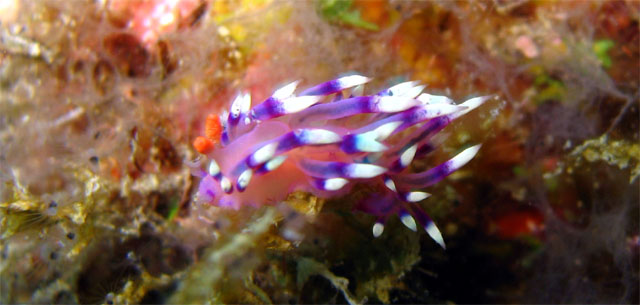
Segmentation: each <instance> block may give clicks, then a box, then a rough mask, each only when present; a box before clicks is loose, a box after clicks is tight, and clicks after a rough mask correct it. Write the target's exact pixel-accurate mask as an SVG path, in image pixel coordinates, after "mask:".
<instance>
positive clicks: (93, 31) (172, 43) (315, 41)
mask: <svg viewBox="0 0 640 305" xmlns="http://www.w3.org/2000/svg"><path fill="white" fill-rule="evenodd" d="M639 19H640V2H638V1H633V0H627V1H550V0H549V1H538V0H531V1H528V0H514V1H503V0H492V1H489V0H487V1H394V0H388V1H386V0H315V1H311V0H309V1H280V0H238V1H215V0H211V1H207V0H149V1H127V0H95V1H89V0H86V1H84V0H82V1H81V0H71V1H61V0H30V1H21V0H0V303H3V304H15V303H29V304H35V303H43V304H44V303H57V304H75V303H80V304H94V303H100V304H103V303H104V304H122V303H141V304H201V303H214V304H218V303H232V304H235V303H261V304H262V303H275V304H284V303H307V304H310V303H349V304H362V303H396V304H416V303H419V304H423V303H465V304H466V303H609V304H610V303H635V304H637V303H638V302H640V301H639V286H640V283H639V269H640V257H639V253H640V238H639V233H640V232H639V231H640V198H639V197H640V184H639V183H640V182H639V180H640V179H638V176H640V137H639V131H640V125H639V122H640V114H639V113H638V108H639V105H640V102H639V100H640V54H639V53H640V28H639ZM354 73H357V74H361V75H364V76H367V77H370V78H372V80H371V81H370V82H369V83H367V85H366V86H365V90H368V91H369V92H375V91H376V90H382V89H384V88H388V87H390V86H392V85H395V84H398V83H401V82H405V81H412V80H414V81H419V82H420V83H421V84H424V85H426V86H427V87H426V88H425V92H427V93H430V94H434V95H444V96H448V97H451V98H452V99H453V100H455V101H464V100H466V99H468V98H470V97H474V96H492V99H491V100H489V101H487V102H486V103H485V104H483V105H482V106H480V107H478V108H477V109H476V110H474V111H473V112H470V113H469V114H466V115H465V116H464V117H461V118H460V119H457V120H456V121H455V122H454V123H452V124H451V125H450V126H448V127H446V128H445V129H444V130H443V131H442V132H440V134H442V136H440V137H439V138H438V139H437V141H436V142H437V143H438V147H437V148H436V149H435V150H434V152H433V153H431V154H429V155H427V156H426V157H425V158H422V159H420V160H419V161H416V162H414V163H413V164H412V165H411V168H410V169H409V170H411V171H412V172H421V171H424V170H426V169H429V168H431V167H433V166H435V165H438V164H440V163H441V162H442V161H444V160H447V159H448V158H450V157H452V156H454V155H455V154H456V153H458V152H459V151H460V149H461V148H463V147H468V146H469V145H473V144H482V147H481V149H480V150H479V151H478V153H477V155H476V156H475V157H474V158H473V159H472V160H471V161H470V162H469V163H468V164H466V165H465V166H464V167H462V168H461V169H459V170H458V171H456V172H455V173H453V174H452V175H450V176H448V177H447V178H446V179H444V180H443V181H441V182H439V183H437V184H435V185H433V186H431V187H428V188H426V189H425V190H424V191H427V192H429V193H430V194H431V197H429V198H427V199H426V200H424V201H421V202H420V203H416V204H418V205H420V207H421V208H422V209H424V210H425V211H427V212H428V213H429V215H430V216H431V218H432V219H433V221H434V222H435V224H437V226H438V228H439V229H440V231H441V232H442V236H443V238H444V241H445V242H446V250H445V249H443V248H441V247H440V246H439V245H438V244H437V243H436V242H434V241H433V240H432V239H431V238H430V237H429V235H428V234H427V233H426V232H424V230H421V229H418V230H417V232H414V231H411V230H409V229H407V228H406V227H405V225H404V224H403V222H402V221H401V220H400V219H399V218H398V217H395V216H392V217H390V218H389V220H388V222H387V223H386V224H385V228H384V233H383V234H382V235H380V236H379V237H377V238H375V237H374V236H373V234H372V229H371V228H372V226H373V225H374V223H375V222H376V218H375V217H374V216H372V215H368V214H366V213H363V212H360V211H358V209H357V208H356V207H357V206H358V205H359V204H360V203H361V202H362V201H363V200H364V199H365V198H367V197H369V196H370V195H371V194H374V193H375V191H376V188H377V187H378V186H377V185H373V184H367V183H361V184H358V185H356V186H355V187H354V188H353V189H351V191H350V192H348V193H347V194H344V195H341V196H337V197H331V198H319V197H316V196H313V195H311V194H309V193H305V192H292V193H291V194H289V195H288V196H287V199H286V200H284V201H282V202H268V201H265V202H264V204H263V205H258V206H242V207H240V208H239V209H222V208H219V207H216V206H209V205H198V204H196V201H197V199H196V197H197V194H196V193H197V189H198V187H197V186H198V183H199V180H198V178H197V177H194V176H192V175H191V172H190V169H189V167H188V166H187V165H185V161H191V160H194V159H195V158H196V156H197V151H196V149H194V147H193V146H192V143H193V141H194V140H195V139H196V138H197V137H198V136H200V135H202V134H204V133H205V132H206V131H205V121H206V120H207V115H209V114H218V113H220V112H221V111H222V109H227V108H228V107H229V104H230V103H231V101H232V100H233V98H234V96H236V94H237V93H238V92H239V91H249V92H251V94H252V96H253V98H254V101H261V100H264V99H265V98H267V97H269V96H270V95H271V94H272V93H273V91H274V90H275V89H277V88H279V87H281V86H282V85H284V84H286V83H289V82H292V81H296V80H301V83H300V87H303V88H307V87H309V86H312V85H314V84H318V83H322V82H324V81H327V80H330V79H335V78H337V77H339V76H341V75H347V74H354Z"/></svg>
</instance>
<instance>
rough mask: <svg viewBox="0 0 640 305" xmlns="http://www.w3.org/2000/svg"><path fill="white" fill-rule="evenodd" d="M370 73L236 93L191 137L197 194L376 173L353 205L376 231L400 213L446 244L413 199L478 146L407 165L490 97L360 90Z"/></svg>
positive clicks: (251, 197)
mask: <svg viewBox="0 0 640 305" xmlns="http://www.w3.org/2000/svg"><path fill="white" fill-rule="evenodd" d="M369 80H370V79H369V78H367V77H364V76H360V75H350V76H344V77H341V78H338V79H335V80H331V81H328V82H326V83H323V84H320V85H317V86H315V87H312V88H309V89H306V90H304V91H302V92H301V93H300V94H298V95H295V94H294V92H295V90H296V88H297V86H298V82H293V83H290V84H288V85H285V86H283V87H282V88H280V89H278V90H276V91H275V92H274V93H273V95H272V96H271V97H269V98H267V99H266V100H265V101H263V102H261V103H259V104H256V105H255V106H253V107H252V106H251V104H252V101H251V96H250V95H249V94H246V93H241V94H239V95H238V96H237V97H236V99H235V100H234V101H233V102H232V104H231V107H230V109H229V111H228V112H226V111H225V112H224V113H222V114H221V115H220V116H219V121H218V120H213V121H212V119H211V118H209V119H207V123H208V124H209V123H211V124H209V125H211V126H213V127H211V128H210V126H209V125H208V126H207V131H208V132H207V136H208V137H209V139H208V140H202V139H200V138H199V140H201V141H200V142H198V141H196V142H194V146H196V147H197V148H200V149H199V151H200V152H201V153H203V154H204V155H206V157H207V158H206V161H204V160H200V161H198V162H195V163H193V164H191V166H192V167H193V170H194V171H193V172H194V175H196V176H199V177H201V178H202V179H201V182H200V186H199V189H198V201H199V202H203V203H209V204H213V205H217V206H220V207H229V208H239V207H240V206H241V205H255V206H259V205H263V204H269V203H274V202H278V201H281V200H283V199H285V197H286V196H287V194H289V193H291V192H293V191H298V190H301V191H307V192H311V193H313V194H314V195H316V196H319V197H325V198H326V197H332V196H338V195H341V194H344V193H345V192H348V191H349V190H350V188H351V187H352V186H353V185H354V184H355V183H359V182H366V183H374V184H377V185H380V186H381V191H382V192H383V193H384V194H382V196H378V197H377V198H376V199H374V200H369V201H366V202H364V203H363V204H362V205H360V206H359V208H360V209H361V210H363V211H365V212H368V213H370V214H373V215H375V216H377V217H378V220H377V222H376V224H375V225H374V226H373V235H374V236H375V237H378V236H379V235H380V234H382V232H383V230H384V222H385V221H386V219H387V217H388V216H390V215H393V214H397V215H398V216H399V217H400V218H401V220H402V223H404V224H405V225H406V226H407V227H409V228H410V229H412V230H414V231H415V230H417V225H418V224H419V225H420V226H422V227H423V228H424V229H425V230H426V231H427V233H428V234H429V235H430V236H431V237H432V238H433V239H434V240H435V241H436V242H437V243H438V244H440V245H441V246H442V247H444V241H443V239H442V236H441V234H440V232H439V230H438V229H437V227H436V226H435V224H434V223H433V221H432V220H431V219H430V218H429V216H427V214H426V213H425V212H424V211H422V209H420V207H419V206H418V205H416V203H417V202H419V201H422V200H424V199H426V198H427V197H428V196H429V194H428V193H425V192H422V191H420V190H421V189H424V188H426V187H429V186H431V185H433V184H435V183H436V182H438V181H440V180H442V179H443V178H444V177H446V176H448V175H449V174H451V173H452V172H454V171H455V170H457V169H458V168H460V167H462V166H463V165H465V164H466V163H467V162H469V160H471V159H472V158H473V157H474V156H475V154H476V153H477V151H478V150H479V148H480V146H479V145H476V146H472V147H470V148H467V149H465V150H463V151H462V152H460V153H459V154H457V155H456V156H454V157H453V158H452V159H450V160H448V161H446V162H444V163H442V164H440V165H438V166H436V167H434V168H432V169H430V170H428V171H426V172H422V173H408V172H407V171H406V169H407V168H408V167H409V165H410V164H411V163H412V162H413V160H414V159H417V158H420V157H422V156H424V155H426V154H428V153H429V152H430V151H432V150H433V149H434V148H435V144H434V143H433V142H432V137H433V135H434V134H436V133H437V132H438V131H440V130H442V129H443V128H444V127H446V126H447V125H448V124H449V123H451V122H452V121H453V120H455V119H456V118H458V117H460V116H462V115H464V114H465V113H467V112H469V111H471V110H473V109H474V108H476V107H478V106H479V105H481V104H482V103H484V102H485V101H486V100H487V99H488V97H476V98H472V99H469V100H467V101H465V102H463V103H460V104H456V103H454V102H453V100H451V99H449V98H447V97H444V96H436V95H430V94H426V93H422V91H423V89H424V86H422V85H419V84H418V83H417V82H404V83H400V84H398V85H395V86H393V87H391V88H388V89H386V90H383V91H380V92H378V93H376V94H371V95H362V94H361V92H362V87H363V85H364V84H365V83H367V82H368V81H369ZM347 93H348V95H347ZM214 119H215V117H214ZM218 125H219V126H220V127H221V128H219V129H220V130H221V134H220V135H219V137H220V139H219V143H217V144H216V145H215V147H213V146H212V144H213V143H212V142H211V140H214V141H217V140H218V139H211V138H212V137H214V136H213V135H211V132H210V130H211V129H215V130H218V129H217V127H216V126H218ZM214 127H215V128H214ZM405 130H406V131H405ZM416 221H417V223H416Z"/></svg>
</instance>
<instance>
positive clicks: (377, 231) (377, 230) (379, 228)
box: [372, 222, 384, 237]
mask: <svg viewBox="0 0 640 305" xmlns="http://www.w3.org/2000/svg"><path fill="white" fill-rule="evenodd" d="M372 231H373V237H380V235H382V232H384V225H383V224H382V223H380V222H376V223H375V224H374V225H373V230H372Z"/></svg>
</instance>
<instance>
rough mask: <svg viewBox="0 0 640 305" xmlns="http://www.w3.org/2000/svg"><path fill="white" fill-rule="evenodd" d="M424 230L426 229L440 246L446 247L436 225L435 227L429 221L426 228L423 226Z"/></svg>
mask: <svg viewBox="0 0 640 305" xmlns="http://www.w3.org/2000/svg"><path fill="white" fill-rule="evenodd" d="M424 229H425V231H427V234H429V236H431V238H432V239H433V240H434V241H435V242H437V243H438V245H440V247H442V249H446V246H445V244H444V239H443V238H442V234H440V230H438V227H436V225H435V224H434V223H433V222H429V224H427V226H426V228H424Z"/></svg>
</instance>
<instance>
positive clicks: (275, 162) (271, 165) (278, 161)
mask: <svg viewBox="0 0 640 305" xmlns="http://www.w3.org/2000/svg"><path fill="white" fill-rule="evenodd" d="M285 160H287V156H277V157H275V158H273V159H271V160H269V161H267V163H265V164H264V167H265V169H266V170H267V171H268V172H270V171H274V170H276V169H277V168H278V167H280V165H282V163H284V161H285Z"/></svg>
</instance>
